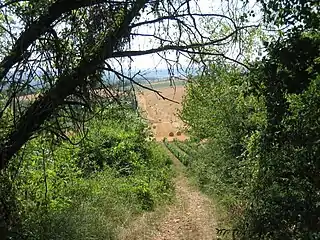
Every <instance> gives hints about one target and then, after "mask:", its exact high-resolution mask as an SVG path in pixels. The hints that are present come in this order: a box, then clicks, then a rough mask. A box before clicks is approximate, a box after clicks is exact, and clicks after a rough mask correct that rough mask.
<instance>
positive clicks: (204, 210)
mask: <svg viewBox="0 0 320 240" xmlns="http://www.w3.org/2000/svg"><path fill="white" fill-rule="evenodd" d="M163 147H164V148H166V147H165V146H164V145H163ZM166 150H167V151H168V154H170V156H171V158H172V161H173V164H174V168H175V170H176V177H175V179H174V184H175V195H176V197H175V198H176V199H175V201H174V203H172V204H170V205H168V206H167V207H164V208H161V209H159V210H157V209H156V210H155V211H154V212H149V213H145V214H144V215H142V216H141V217H138V219H136V220H135V221H134V222H133V223H132V224H130V226H129V227H128V228H127V229H126V230H125V231H123V234H122V235H121V236H120V239H121V240H123V239H128V240H129V239H130V240H135V239H136V240H138V239H144V240H178V239H179V240H180V239H181V240H198V239H199V240H209V239H210V240H212V239H217V238H216V233H215V232H216V230H215V228H216V220H215V218H214V211H213V205H212V202H211V200H210V199H209V198H208V197H207V196H205V195H204V194H202V193H201V192H200V191H199V190H198V189H197V188H196V187H195V186H193V185H192V184H190V182H189V179H188V178H187V176H186V174H185V167H184V166H183V165H182V163H181V162H180V161H179V160H178V159H177V158H176V157H174V156H173V154H172V153H171V152H169V150H168V149H167V148H166Z"/></svg>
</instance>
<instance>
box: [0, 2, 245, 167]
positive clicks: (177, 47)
mask: <svg viewBox="0 0 320 240" xmlns="http://www.w3.org/2000/svg"><path fill="white" fill-rule="evenodd" d="M195 5H196V3H195V2H192V1H186V0H185V1H183V0H182V1H181V0H177V1H148V0H135V1H133V0H131V1H110V0H57V1H48V0H37V1H23V0H13V1H4V2H2V5H0V9H1V22H0V24H1V38H2V39H4V38H8V39H9V41H6V42H2V52H1V55H2V57H3V58H2V61H1V63H0V87H1V92H5V94H4V95H3V96H2V98H1V101H2V102H3V106H2V107H1V109H0V118H1V121H2V120H3V118H4V117H5V116H8V114H7V113H6V112H8V111H9V108H10V106H12V109H13V117H12V118H10V119H8V121H7V122H8V126H7V134H4V135H3V136H1V139H0V146H1V148H0V169H1V170H3V169H5V168H6V166H7V165H8V163H9V162H10V159H11V158H12V157H13V156H14V155H15V154H16V153H17V152H18V151H19V150H20V149H21V147H22V146H23V145H24V144H25V143H26V142H27V141H28V140H29V139H30V138H32V137H34V136H36V134H37V133H38V132H39V131H42V130H43V129H45V128H46V129H47V130H49V131H53V132H54V133H55V134H59V135H64V134H63V133H64V130H65V128H66V127H65V126H66V124H65V123H63V122H62V121H63V120H64V121H65V120H66V119H67V121H70V119H71V120H72V119H74V118H75V117H74V115H73V112H74V111H73V107H74V106H76V105H82V106H84V107H85V109H88V110H90V100H91V98H90V95H92V94H88V92H90V89H92V88H94V86H96V85H97V84H96V83H97V82H100V84H102V85H104V84H105V82H104V81H103V80H102V72H103V71H107V72H112V73H115V74H116V76H117V77H119V78H121V79H127V80H130V81H131V82H132V83H136V82H135V81H134V80H133V78H130V77H128V76H126V75H125V74H123V72H119V71H118V70H117V69H116V68H115V67H114V66H113V64H112V63H113V62H112V61H111V59H119V58H120V59H121V58H125V57H127V58H131V57H134V56H141V55H145V54H151V53H161V52H166V51H170V50H174V51H177V52H179V54H180V55H182V54H183V55H194V54H201V53H205V52H206V47H208V46H212V45H215V44H227V43H228V42H230V41H232V39H234V38H235V37H236V35H237V33H238V32H239V31H240V30H241V29H244V28H245V26H243V25H241V23H239V24H238V23H236V22H234V21H233V20H232V19H231V18H230V17H228V16H227V15H221V14H217V13H200V12H197V11H195V9H196V8H195ZM150 15H152V16H153V17H151V18H150V17H149V16H150ZM215 18H218V19H220V21H222V22H224V23H225V24H228V26H229V28H230V29H231V31H228V34H225V35H223V36H218V37H215V38H212V37H206V36H204V34H203V31H201V29H200V27H199V19H202V20H205V21H210V20H212V19H215ZM148 27H151V28H153V29H154V33H153V34H145V33H142V32H141V31H142V30H143V29H147V28H148ZM141 29H142V30H141ZM172 29H175V31H173V30H172ZM17 36H18V37H17ZM135 37H147V38H150V39H152V40H153V41H154V43H155V44H154V45H155V46H154V47H153V48H149V49H143V50H132V49H130V43H131V41H132V39H133V38H135ZM5 49H7V50H5ZM214 55H220V56H221V55H222V56H223V54H221V53H215V54H214ZM163 56H165V54H164V55H163ZM231 60H232V59H231ZM168 61H169V60H168ZM104 86H105V85H104ZM30 89H31V90H32V89H33V91H37V92H38V94H39V95H38V97H37V98H36V99H33V100H31V101H30V102H29V104H27V106H26V107H24V108H23V107H22V106H21V98H18V95H19V94H20V93H21V92H23V91H26V90H30ZM104 91H105V92H106V95H107V96H109V97H113V94H112V92H110V91H109V88H108V87H107V86H105V88H104ZM84 112H85V111H84ZM61 116H68V117H61ZM75 121H78V120H77V119H75ZM53 123H55V124H54V125H53Z"/></svg>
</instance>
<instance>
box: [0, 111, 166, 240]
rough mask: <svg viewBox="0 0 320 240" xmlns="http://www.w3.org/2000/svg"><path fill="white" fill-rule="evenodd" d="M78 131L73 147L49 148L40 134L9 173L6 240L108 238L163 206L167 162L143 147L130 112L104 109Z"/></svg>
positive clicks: (141, 128) (158, 151) (151, 146)
mask: <svg viewBox="0 0 320 240" xmlns="http://www.w3.org/2000/svg"><path fill="white" fill-rule="evenodd" d="M86 131H87V138H86V139H83V140H82V142H81V143H80V144H78V145H73V144H71V143H69V142H67V141H62V142H59V143H56V144H53V143H52V142H51V140H50V139H51V138H49V136H48V135H47V134H45V133H43V134H41V135H40V136H39V137H37V138H35V139H33V140H31V141H29V142H28V144H27V145H26V146H25V147H24V148H23V150H22V151H21V152H20V153H19V155H18V156H17V157H16V158H15V159H14V161H13V162H12V164H11V165H10V166H9V168H8V171H7V172H8V173H9V177H8V178H6V179H7V182H8V183H10V184H9V185H8V184H7V185H3V188H5V186H8V187H6V189H8V190H6V192H7V193H11V195H12V197H10V196H5V195H2V194H1V199H5V200H6V201H7V202H8V203H9V204H8V206H12V207H13V208H14V209H13V210H11V212H14V211H16V212H17V213H18V215H16V216H15V217H16V219H17V220H18V222H17V223H12V228H11V233H10V236H12V237H13V238H14V239H20V238H23V239H24V238H27V239H115V237H116V235H117V231H118V228H119V227H120V226H123V225H124V224H126V221H127V220H128V219H130V218H132V217H133V216H134V214H136V213H138V212H140V211H144V210H151V209H153V208H154V207H155V206H156V205H158V204H163V203H164V202H165V201H166V200H169V199H170V196H171V194H172V184H171V177H172V170H171V160H170V158H169V156H167V155H166V153H165V152H164V151H163V149H162V148H161V146H159V145H158V144H157V143H156V142H147V140H146V138H147V135H148V132H147V131H146V124H145V123H143V122H142V121H141V119H139V117H138V116H137V113H135V112H134V111H133V110H130V109H129V108H124V109H123V108H120V107H117V106H110V107H106V108H105V109H103V112H102V114H100V115H98V116H97V117H95V118H93V119H92V120H90V122H89V123H88V127H87V129H86ZM72 135H73V136H72V137H71V140H73V141H75V142H76V141H78V140H80V138H81V136H80V135H79V134H77V133H74V134H72ZM1 182H2V184H4V183H5V179H3V181H1ZM10 189H11V190H10ZM1 193H4V192H1Z"/></svg>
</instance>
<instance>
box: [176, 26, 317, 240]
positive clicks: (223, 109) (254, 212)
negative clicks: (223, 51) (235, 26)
mask: <svg viewBox="0 0 320 240" xmlns="http://www.w3.org/2000/svg"><path fill="white" fill-rule="evenodd" d="M300 27H301V26H299V27H298V28H294V29H293V30H291V31H289V32H287V33H286V34H285V36H284V37H283V38H281V39H280V40H279V41H276V42H274V43H270V44H269V46H267V51H268V54H267V56H265V57H264V58H263V59H262V60H261V61H256V62H255V63H254V68H252V69H251V70H250V71H248V70H243V69H241V68H239V67H236V66H232V65H228V64H223V63H222V64H219V63H217V64H212V65H211V66H210V68H209V69H208V70H207V71H205V72H204V73H203V74H202V75H201V76H199V77H195V78H194V79H193V81H191V82H190V83H189V84H188V86H187V94H186V97H185V99H184V102H183V110H182V112H181V117H182V119H183V120H184V121H185V122H186V123H187V124H188V125H189V127H190V129H189V132H190V134H191V135H192V136H193V137H194V138H195V139H196V140H195V141H196V142H199V141H200V140H203V139H205V140H206V143H202V145H203V146H204V147H203V148H197V151H198V152H200V153H198V154H196V155H191V156H193V157H190V156H189V157H188V158H189V159H192V160H191V161H189V162H188V165H189V167H190V169H191V171H192V172H193V173H194V174H195V176H197V179H198V183H199V184H200V185H201V186H202V187H203V188H204V190H205V191H207V192H209V193H211V194H213V195H214V196H215V197H216V198H218V199H220V200H221V203H223V204H224V205H225V207H226V208H227V209H228V211H229V212H230V214H231V215H232V218H231V219H232V220H233V224H234V226H235V228H237V229H239V231H240V233H241V234H240V235H239V238H240V236H242V237H243V238H244V239H319V238H320V234H319V233H320V225H319V222H320V218H319V216H320V207H319V202H320V198H319V193H320V192H319V191H320V185H319V170H320V165H319V157H320V146H319V139H320V135H319V132H320V131H319V130H320V129H319V108H320V101H319V100H320V99H319V96H320V61H319V57H320V35H319V32H316V31H314V30H313V29H311V30H307V29H306V28H304V31H301V29H300ZM182 158H184V159H185V157H184V156H182Z"/></svg>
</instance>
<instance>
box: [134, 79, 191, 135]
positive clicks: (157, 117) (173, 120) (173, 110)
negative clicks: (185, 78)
mask: <svg viewBox="0 0 320 240" xmlns="http://www.w3.org/2000/svg"><path fill="white" fill-rule="evenodd" d="M152 87H153V88H154V89H156V90H158V91H160V92H161V94H162V95H163V96H164V97H166V98H168V99H171V100H173V101H175V102H178V103H175V102H172V101H169V100H163V99H162V98H161V97H160V96H159V95H157V94H156V93H155V92H152V91H150V90H145V89H140V90H139V93H138V94H137V99H138V104H139V107H140V108H141V110H142V111H143V113H144V117H146V118H147V119H148V121H149V123H150V126H151V129H152V131H153V133H154V136H155V138H156V140H157V141H161V140H162V139H163V138H165V137H167V138H168V140H169V141H170V140H172V139H173V138H177V139H179V140H185V139H186V138H187V136H186V135H185V134H184V133H183V128H184V123H183V122H182V121H181V120H180V118H179V117H178V116H177V115H178V111H179V109H181V104H180V103H181V101H182V97H183V95H184V86H183V85H179V86H176V87H170V82H169V81H167V82H159V83H154V84H152ZM169 134H170V135H172V134H173V136H170V135H169ZM180 134H181V135H180Z"/></svg>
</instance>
